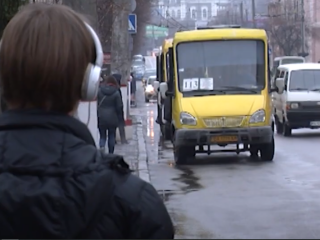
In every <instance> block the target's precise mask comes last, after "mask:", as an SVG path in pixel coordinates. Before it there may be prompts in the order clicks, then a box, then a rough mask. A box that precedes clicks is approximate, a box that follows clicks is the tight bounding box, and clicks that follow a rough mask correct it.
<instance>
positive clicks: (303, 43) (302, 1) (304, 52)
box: [301, 0, 306, 57]
mask: <svg viewBox="0 0 320 240" xmlns="http://www.w3.org/2000/svg"><path fill="white" fill-rule="evenodd" d="M305 39H306V23H305V11H304V0H301V54H302V56H303V57H305V55H306V51H305V45H306V43H305V41H306V40H305Z"/></svg>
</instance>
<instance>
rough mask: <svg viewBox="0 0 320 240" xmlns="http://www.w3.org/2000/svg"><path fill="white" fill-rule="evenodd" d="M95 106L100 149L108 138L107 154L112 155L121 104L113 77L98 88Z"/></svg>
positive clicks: (105, 80) (117, 87) (120, 114)
mask: <svg viewBox="0 0 320 240" xmlns="http://www.w3.org/2000/svg"><path fill="white" fill-rule="evenodd" d="M97 104H98V107H97V114H98V118H97V119H98V129H99V134H100V141H99V145H100V149H101V150H103V151H104V148H105V145H106V141H107V138H108V150H109V153H114V146H115V144H116V129H117V127H118V126H119V122H120V120H121V117H122V112H123V104H122V99H121V95H120V93H119V85H118V83H117V80H116V79H115V78H114V77H113V76H108V77H105V79H104V84H103V85H101V86H100V88H99V92H98V101H97Z"/></svg>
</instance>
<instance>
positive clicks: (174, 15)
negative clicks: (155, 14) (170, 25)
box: [171, 10, 176, 18]
mask: <svg viewBox="0 0 320 240" xmlns="http://www.w3.org/2000/svg"><path fill="white" fill-rule="evenodd" d="M171 17H172V18H175V17H176V12H175V11H174V10H172V11H171Z"/></svg>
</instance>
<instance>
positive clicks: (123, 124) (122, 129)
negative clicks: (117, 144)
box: [112, 73, 128, 144]
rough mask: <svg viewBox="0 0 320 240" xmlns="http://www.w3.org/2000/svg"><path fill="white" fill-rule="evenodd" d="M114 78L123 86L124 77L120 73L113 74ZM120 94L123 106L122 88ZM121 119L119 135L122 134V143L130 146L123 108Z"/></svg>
mask: <svg viewBox="0 0 320 240" xmlns="http://www.w3.org/2000/svg"><path fill="white" fill-rule="evenodd" d="M112 76H113V77H114V78H115V79H116V80H117V82H118V84H119V86H121V78H122V75H121V74H119V73H114V74H112ZM119 93H120V96H121V101H122V106H123V104H124V103H123V98H122V93H121V88H120V87H119ZM125 104H126V103H125ZM119 118H120V119H119V125H118V128H119V134H120V139H121V143H122V144H128V141H127V138H126V132H125V119H124V111H123V108H122V111H121V116H119Z"/></svg>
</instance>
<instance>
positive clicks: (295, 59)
mask: <svg viewBox="0 0 320 240" xmlns="http://www.w3.org/2000/svg"><path fill="white" fill-rule="evenodd" d="M304 62H306V59H305V58H304V57H299V56H282V57H276V58H275V59H274V60H273V67H272V71H271V74H272V77H274V75H275V73H276V70H277V68H278V67H279V66H281V65H285V64H294V63H304Z"/></svg>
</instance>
